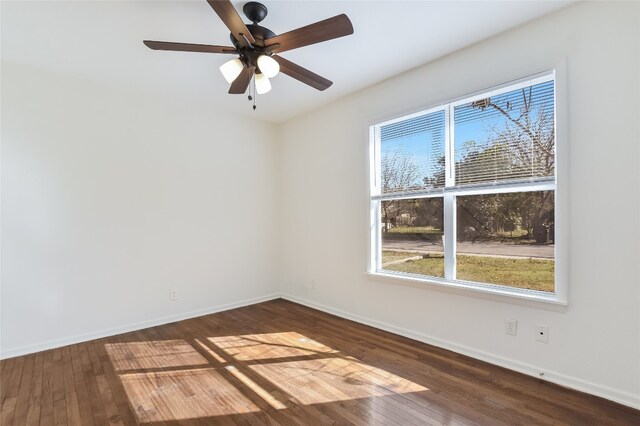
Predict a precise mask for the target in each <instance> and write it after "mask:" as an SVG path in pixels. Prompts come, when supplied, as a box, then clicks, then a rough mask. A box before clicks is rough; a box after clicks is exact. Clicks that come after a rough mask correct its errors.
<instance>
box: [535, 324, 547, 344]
mask: <svg viewBox="0 0 640 426" xmlns="http://www.w3.org/2000/svg"><path fill="white" fill-rule="evenodd" d="M536 340H537V341H538V342H542V343H549V327H547V326H546V325H539V326H537V327H536Z"/></svg>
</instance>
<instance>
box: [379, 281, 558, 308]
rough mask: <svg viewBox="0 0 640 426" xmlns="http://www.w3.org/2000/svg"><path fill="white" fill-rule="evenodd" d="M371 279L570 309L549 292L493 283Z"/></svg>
mask: <svg viewBox="0 0 640 426" xmlns="http://www.w3.org/2000/svg"><path fill="white" fill-rule="evenodd" d="M367 276H368V277H369V279H372V280H375V281H381V282H385V283H390V284H401V285H409V286H411V287H420V288H433V289H437V290H444V291H448V292H452V293H457V294H461V295H465V296H475V297H482V298H485V299H486V298H489V299H493V300H497V301H500V302H507V303H518V304H523V303H524V304H526V305H531V304H533V306H538V307H541V306H547V307H548V308H552V309H553V308H555V309H553V310H558V309H562V308H563V307H566V306H567V301H566V300H563V299H561V298H560V297H559V296H558V295H557V294H555V293H546V292H541V291H535V290H520V289H511V288H508V287H503V286H494V285H490V284H476V283H470V282H465V281H447V280H445V279H444V278H442V279H439V278H436V277H422V276H418V275H412V274H402V273H393V272H387V271H375V272H371V271H369V272H367Z"/></svg>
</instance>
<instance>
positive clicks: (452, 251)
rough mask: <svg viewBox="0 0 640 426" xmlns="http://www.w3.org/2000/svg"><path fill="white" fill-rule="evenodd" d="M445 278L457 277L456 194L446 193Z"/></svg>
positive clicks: (450, 279)
mask: <svg viewBox="0 0 640 426" xmlns="http://www.w3.org/2000/svg"><path fill="white" fill-rule="evenodd" d="M443 238H444V241H443V243H444V278H445V279H446V280H449V281H453V280H455V279H456V196H455V195H453V194H444V237H443Z"/></svg>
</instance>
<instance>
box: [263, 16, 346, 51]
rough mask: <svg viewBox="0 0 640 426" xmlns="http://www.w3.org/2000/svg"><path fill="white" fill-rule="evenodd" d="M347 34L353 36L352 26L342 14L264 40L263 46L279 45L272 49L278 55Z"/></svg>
mask: <svg viewBox="0 0 640 426" xmlns="http://www.w3.org/2000/svg"><path fill="white" fill-rule="evenodd" d="M349 34H353V25H352V24H351V21H350V20H349V18H348V17H347V15H345V14H342V15H338V16H334V17H333V18H329V19H325V20H324V21H319V22H316V23H315V24H311V25H307V26H306V27H301V28H298V29H297V30H293V31H289V32H288V33H284V34H280V35H277V36H275V37H271V38H269V39H267V40H265V46H272V45H274V44H279V45H280V47H277V48H275V49H273V52H275V53H279V52H286V51H287V50H292V49H297V48H298V47H303V46H308V45H310V44H315V43H320V42H323V41H327V40H332V39H334V38H338V37H344V36H347V35H349Z"/></svg>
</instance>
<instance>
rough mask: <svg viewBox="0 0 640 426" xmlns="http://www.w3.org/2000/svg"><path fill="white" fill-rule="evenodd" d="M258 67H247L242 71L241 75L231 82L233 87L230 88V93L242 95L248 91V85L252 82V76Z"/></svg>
mask: <svg viewBox="0 0 640 426" xmlns="http://www.w3.org/2000/svg"><path fill="white" fill-rule="evenodd" d="M255 70H256V67H245V68H243V69H242V71H241V72H240V75H239V76H238V77H237V78H236V79H235V80H233V83H231V87H230V88H229V93H231V94H232V95H242V94H244V92H246V91H247V87H249V83H250V82H251V77H253V73H254V72H255Z"/></svg>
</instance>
